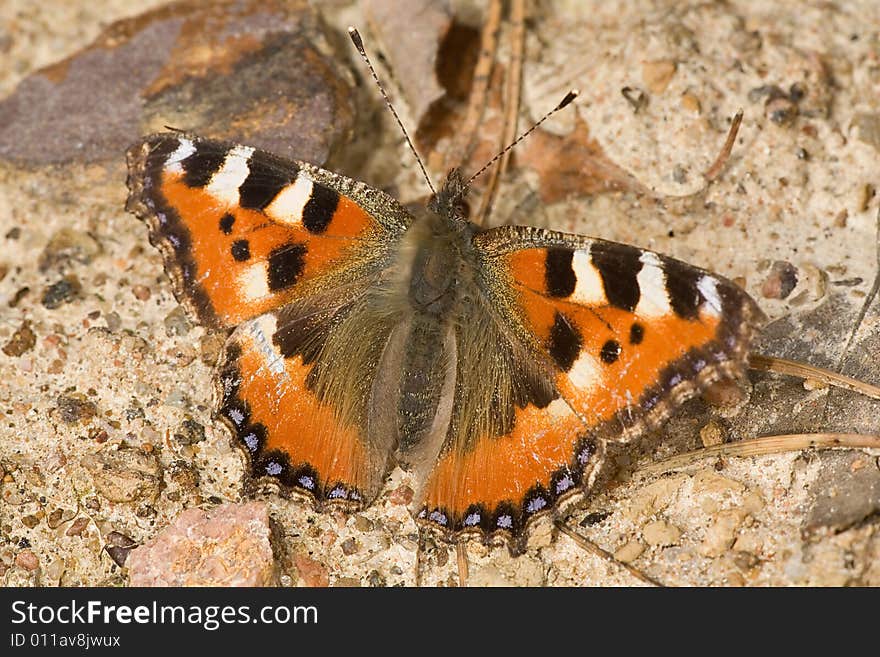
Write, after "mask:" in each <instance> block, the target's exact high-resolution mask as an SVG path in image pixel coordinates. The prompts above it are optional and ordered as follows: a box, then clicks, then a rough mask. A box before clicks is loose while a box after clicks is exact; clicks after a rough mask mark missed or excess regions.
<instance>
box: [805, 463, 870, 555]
mask: <svg viewBox="0 0 880 657" xmlns="http://www.w3.org/2000/svg"><path fill="white" fill-rule="evenodd" d="M818 458H819V459H820V461H821V469H820V470H819V474H818V476H817V477H816V479H815V481H814V482H813V483H812V484H811V485H810V490H809V491H808V497H809V500H810V501H809V507H808V509H807V512H806V514H805V516H804V523H803V529H802V533H803V535H804V537H805V538H812V537H814V536H817V535H820V534H823V533H826V532H833V533H840V532H842V531H844V530H846V529H848V528H850V527H853V526H856V525H858V524H859V523H862V522H865V521H866V520H867V519H869V518H874V517H876V516H878V515H880V467H878V464H877V462H876V460H873V459H872V460H865V456H864V454H862V453H861V452H858V451H851V452H824V453H821V454H820V455H819V456H818ZM854 466H855V467H854Z"/></svg>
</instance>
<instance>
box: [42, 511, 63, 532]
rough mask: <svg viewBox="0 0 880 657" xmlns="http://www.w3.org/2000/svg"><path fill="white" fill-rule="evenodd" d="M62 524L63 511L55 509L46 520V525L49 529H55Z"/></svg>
mask: <svg viewBox="0 0 880 657" xmlns="http://www.w3.org/2000/svg"><path fill="white" fill-rule="evenodd" d="M62 522H64V509H55V510H54V511H52V512H51V513H50V514H49V517H48V518H47V519H46V524H47V525H49V529H57V528H58V527H60V526H61V523H62Z"/></svg>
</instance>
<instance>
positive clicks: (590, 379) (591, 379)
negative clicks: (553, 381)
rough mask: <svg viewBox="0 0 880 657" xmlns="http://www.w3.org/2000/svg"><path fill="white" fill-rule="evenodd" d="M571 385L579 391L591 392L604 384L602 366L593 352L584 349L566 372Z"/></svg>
mask: <svg viewBox="0 0 880 657" xmlns="http://www.w3.org/2000/svg"><path fill="white" fill-rule="evenodd" d="M566 376H568V380H569V381H571V385H573V386H574V387H575V388H577V389H578V391H579V392H589V391H590V390H593V389H594V388H595V387H596V386H598V385H601V384H602V379H603V377H602V367H601V365H600V364H599V362H598V361H597V360H596V359H595V358H594V357H593V355H592V354H589V353H587V352H586V351H582V352H581V355H580V356H578V359H577V360H576V361H575V362H574V364H573V365H572V366H571V369H570V370H569V371H568V372H567V373H566Z"/></svg>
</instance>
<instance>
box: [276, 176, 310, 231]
mask: <svg viewBox="0 0 880 657" xmlns="http://www.w3.org/2000/svg"><path fill="white" fill-rule="evenodd" d="M312 187H313V185H312V181H311V180H309V179H308V177H307V176H306V175H305V174H304V173H303V172H302V171H300V172H299V175H297V177H296V180H295V181H294V183H293V184H292V185H288V186H287V187H285V188H284V189H282V190H281V191H280V192H278V195H277V196H276V197H275V198H274V200H273V201H272V203H271V204H270V205H269V206H268V207H267V208H266V214H267V215H269V216H270V217H272V219H274V220H275V221H277V222H278V223H282V224H288V225H296V224H299V223H301V222H302V214H303V209H304V208H305V207H306V203H308V202H309V199H310V198H311V197H312Z"/></svg>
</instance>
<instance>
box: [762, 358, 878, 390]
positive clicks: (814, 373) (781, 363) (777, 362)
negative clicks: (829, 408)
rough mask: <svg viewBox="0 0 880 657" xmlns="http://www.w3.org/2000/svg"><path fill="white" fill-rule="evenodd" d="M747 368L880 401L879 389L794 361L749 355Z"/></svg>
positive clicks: (830, 371)
mask: <svg viewBox="0 0 880 657" xmlns="http://www.w3.org/2000/svg"><path fill="white" fill-rule="evenodd" d="M749 367H751V368H752V369H753V370H762V371H764V372H776V373H777V374H787V375H789V376H799V377H801V378H802V379H815V380H816V381H821V382H822V383H825V384H827V385H831V386H836V387H838V388H845V389H846V390H852V391H853V392H858V393H860V394H862V395H865V396H866V397H870V398H871V399H878V400H880V387H878V386H875V385H871V384H870V383H865V382H864V381H859V380H858V379H853V378H851V377H848V376H844V375H843V374H838V373H837V372H834V371H832V370H826V369H823V368H821V367H816V366H814V365H809V364H807V363H799V362H797V361H794V360H786V359H785V358H776V357H775V356H764V355H762V354H749Z"/></svg>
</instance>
